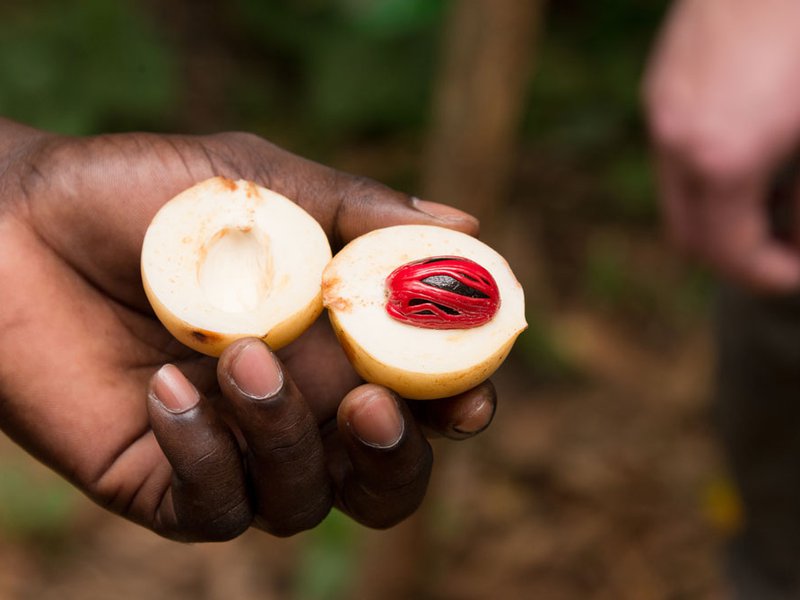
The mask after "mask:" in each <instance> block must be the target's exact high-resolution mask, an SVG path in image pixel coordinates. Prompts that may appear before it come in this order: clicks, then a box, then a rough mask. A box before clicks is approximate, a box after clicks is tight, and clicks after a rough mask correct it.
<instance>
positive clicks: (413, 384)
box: [322, 225, 527, 399]
mask: <svg viewBox="0 0 800 600" xmlns="http://www.w3.org/2000/svg"><path fill="white" fill-rule="evenodd" d="M322 289H323V303H324V305H325V307H326V308H327V309H328V312H329V315H330V319H331V323H332V324H333V327H334V330H335V331H336V334H337V336H338V337H339V341H340V343H341V344H342V347H343V348H344V349H345V352H346V353H347V355H348V357H349V358H350V362H351V363H352V364H353V366H354V367H355V369H356V371H358V373H359V374H360V375H361V376H362V377H363V378H364V379H366V380H367V381H371V382H373V383H379V384H382V385H385V386H387V387H389V388H391V389H393V390H395V391H396V392H398V393H399V394H401V395H402V396H405V397H406V398H412V399H434V398H443V397H446V396H452V395H455V394H458V393H460V392H463V391H465V390H468V389H470V388H472V387H474V386H476V385H477V384H479V383H480V382H481V381H483V380H485V379H487V378H488V377H489V376H490V375H491V374H492V373H494V371H495V370H496V369H497V367H499V366H500V364H501V363H502V362H503V360H504V359H505V358H506V356H507V355H508V352H509V351H510V350H511V347H512V345H513V344H514V340H515V339H516V338H517V336H518V335H519V334H520V333H521V332H522V331H523V330H524V329H525V328H526V327H527V324H526V323H525V306H524V295H523V291H522V286H521V285H520V284H519V282H518V281H517V279H516V278H515V277H514V274H513V273H512V271H511V269H510V267H509V266H508V263H507V262H506V261H505V259H503V257H502V256H500V255H499V254H498V253H497V252H495V251H494V250H493V249H492V248H490V247H489V246H487V245H486V244H484V243H483V242H480V241H479V240H477V239H475V238H473V237H470V236H468V235H465V234H463V233H459V232H457V231H452V230H450V229H444V228H441V227H433V226H428V225H399V226H396V227H387V228H385V229H378V230H376V231H372V232H370V233H368V234H366V235H364V236H361V237H359V238H357V239H356V240H354V241H352V242H351V243H350V244H348V245H347V246H345V247H344V248H343V249H342V250H341V251H340V252H339V253H338V254H337V255H336V256H335V257H334V258H333V260H332V261H331V263H330V264H329V265H328V266H327V267H326V268H325V271H324V273H323V277H322Z"/></svg>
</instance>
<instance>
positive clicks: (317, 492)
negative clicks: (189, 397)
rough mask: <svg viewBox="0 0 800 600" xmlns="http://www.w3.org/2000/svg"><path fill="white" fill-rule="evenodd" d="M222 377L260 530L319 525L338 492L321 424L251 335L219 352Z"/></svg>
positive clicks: (281, 531)
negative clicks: (326, 459) (328, 467)
mask: <svg viewBox="0 0 800 600" xmlns="http://www.w3.org/2000/svg"><path fill="white" fill-rule="evenodd" d="M217 375H218V379H219V382H220V386H221V387H222V391H223V396H224V399H225V401H226V402H227V403H228V404H229V408H230V412H231V414H232V415H233V418H234V419H235V422H236V424H237V426H238V427H239V428H240V429H241V433H242V436H243V438H244V441H245V443H246V446H247V450H246V458H247V466H248V473H249V480H250V484H251V488H252V490H253V493H254V495H255V513H256V525H257V526H259V527H261V528H262V529H265V530H266V531H269V532H270V533H273V534H275V535H280V536H287V535H292V534H294V533H297V532H299V531H303V530H305V529H310V528H311V527H314V526H315V525H317V524H318V523H319V522H320V521H321V520H322V519H323V518H324V517H325V516H326V515H327V514H328V512H329V511H330V508H331V506H332V504H333V492H332V489H331V485H330V481H329V478H328V474H327V470H326V467H325V462H324V455H323V450H322V441H321V440H320V436H319V430H318V427H317V422H316V419H315V418H314V415H313V414H312V412H311V410H310V409H309V407H308V405H307V404H306V402H305V400H304V399H303V397H302V395H301V394H300V393H299V391H298V390H297V387H296V386H295V384H294V382H292V380H291V379H290V378H289V377H288V374H287V373H285V372H284V371H283V369H282V367H281V364H280V362H279V361H278V359H277V357H276V356H275V355H274V354H272V353H271V352H270V351H269V349H268V348H267V346H266V345H265V344H264V343H263V342H261V341H260V340H257V339H252V338H251V339H245V340H239V341H238V342H236V343H234V344H232V345H231V346H230V347H229V348H228V349H227V350H226V351H225V352H224V353H223V354H222V356H221V357H220V362H219V364H218V369H217Z"/></svg>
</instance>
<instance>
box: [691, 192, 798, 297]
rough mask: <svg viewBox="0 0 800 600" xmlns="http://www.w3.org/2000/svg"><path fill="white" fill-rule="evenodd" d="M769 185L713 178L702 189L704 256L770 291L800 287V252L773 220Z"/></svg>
mask: <svg viewBox="0 0 800 600" xmlns="http://www.w3.org/2000/svg"><path fill="white" fill-rule="evenodd" d="M765 194H766V185H765V184H764V183H763V182H761V181H757V180H753V181H748V182H737V183H736V184H733V183H730V184H720V183H716V182H711V183H707V184H706V185H705V186H704V187H703V188H701V189H700V190H699V192H698V201H697V210H698V213H699V214H698V220H699V222H700V224H701V227H702V230H703V237H702V239H699V240H697V246H698V249H699V253H700V255H701V256H703V257H704V258H705V260H706V261H707V262H708V263H709V264H710V265H711V266H712V267H715V268H716V269H718V270H719V271H720V272H722V273H723V274H724V275H726V276H728V277H729V278H731V279H732V280H734V281H736V282H738V283H740V284H743V285H745V286H747V287H750V288H752V289H754V290H757V291H761V292H765V293H780V292H790V291H792V290H795V289H797V288H798V287H800V256H798V253H797V251H796V249H794V248H792V247H790V246H789V245H787V244H785V243H783V242H781V241H780V240H779V239H778V238H777V237H776V236H775V235H774V233H773V230H772V228H771V226H770V222H769V218H770V215H769V210H768V206H767V201H766V198H765V197H764V196H765Z"/></svg>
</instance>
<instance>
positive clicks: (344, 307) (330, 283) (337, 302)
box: [322, 277, 353, 312]
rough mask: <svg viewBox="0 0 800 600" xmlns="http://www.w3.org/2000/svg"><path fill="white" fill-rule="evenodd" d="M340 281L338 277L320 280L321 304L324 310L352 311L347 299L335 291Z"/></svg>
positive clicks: (350, 303) (351, 304)
mask: <svg viewBox="0 0 800 600" xmlns="http://www.w3.org/2000/svg"><path fill="white" fill-rule="evenodd" d="M340 283H341V279H339V278H338V277H330V278H327V279H323V280H322V303H323V304H324V305H325V307H326V308H329V309H333V310H337V311H341V312H347V311H350V310H352V308H353V303H352V302H351V301H350V300H348V299H347V298H342V297H341V296H340V295H339V294H338V292H337V289H336V288H338V287H339V284H340Z"/></svg>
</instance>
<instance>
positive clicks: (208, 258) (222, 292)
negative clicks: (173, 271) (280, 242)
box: [197, 225, 273, 313]
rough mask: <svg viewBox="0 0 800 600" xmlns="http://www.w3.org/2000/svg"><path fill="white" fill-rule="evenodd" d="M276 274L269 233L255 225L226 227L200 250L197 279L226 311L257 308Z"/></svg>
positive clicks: (213, 303)
mask: <svg viewBox="0 0 800 600" xmlns="http://www.w3.org/2000/svg"><path fill="white" fill-rule="evenodd" d="M272 278H273V265H272V253H271V252H270V243H269V237H268V236H267V235H266V234H265V233H264V232H263V231H261V230H260V229H258V228H257V227H253V226H252V225H247V226H242V227H225V228H223V229H221V230H219V231H218V232H216V233H215V234H214V235H213V236H211V238H210V239H209V240H208V241H207V242H206V243H205V245H204V246H203V248H202V250H201V252H200V262H199V264H198V267H197V282H198V285H199V287H200V289H201V290H202V292H203V294H204V295H205V296H206V299H207V300H208V303H209V304H210V305H211V306H213V307H215V308H217V309H218V310H221V311H223V312H227V313H242V312H247V311H251V310H253V309H255V308H256V307H258V306H259V305H260V304H261V303H262V302H263V301H264V299H265V298H266V297H267V296H268V295H269V292H270V288H271V283H272Z"/></svg>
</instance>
